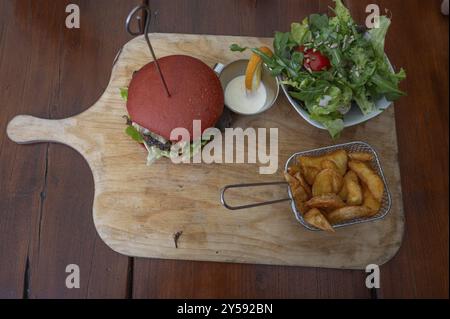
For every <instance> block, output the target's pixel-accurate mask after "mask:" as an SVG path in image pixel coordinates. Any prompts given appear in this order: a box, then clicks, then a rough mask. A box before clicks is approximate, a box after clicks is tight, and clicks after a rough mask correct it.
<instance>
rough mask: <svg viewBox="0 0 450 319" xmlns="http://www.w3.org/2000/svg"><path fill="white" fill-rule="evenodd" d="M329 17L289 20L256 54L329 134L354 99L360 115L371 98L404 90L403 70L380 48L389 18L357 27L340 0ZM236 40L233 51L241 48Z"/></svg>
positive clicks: (369, 108) (372, 105) (368, 109)
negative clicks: (267, 47) (287, 26)
mask: <svg viewBox="0 0 450 319" xmlns="http://www.w3.org/2000/svg"><path fill="white" fill-rule="evenodd" d="M332 10H333V12H334V14H335V16H334V17H328V16H327V15H320V14H312V15H310V16H309V17H308V18H305V19H304V20H303V21H302V22H301V23H293V24H292V26H291V31H290V32H285V33H284V32H277V33H276V34H275V39H274V42H273V47H274V54H273V56H271V57H270V56H268V55H266V54H265V53H263V52H261V51H260V50H259V49H257V48H254V49H252V51H253V52H254V53H256V54H258V55H259V56H260V57H261V58H262V60H263V62H264V63H265V64H266V65H267V66H268V68H269V69H270V70H271V72H272V75H274V76H281V78H282V80H283V81H282V83H283V84H286V85H288V87H289V94H290V96H292V97H293V98H295V99H297V100H299V101H301V102H302V103H303V106H304V108H305V109H306V110H307V112H308V113H309V115H310V118H311V119H312V120H315V121H317V122H319V123H321V124H322V125H323V126H325V127H326V128H327V129H328V131H329V133H330V134H331V136H332V137H333V138H337V137H338V136H339V135H340V133H341V132H342V130H343V129H344V121H343V117H344V115H345V114H346V113H347V112H349V111H350V108H351V106H352V102H356V104H357V105H358V107H359V108H360V110H361V112H362V113H363V114H364V115H367V114H370V113H372V112H374V111H376V102H377V101H378V100H379V99H380V98H382V97H385V98H386V99H387V100H389V101H395V100H397V99H398V98H399V97H401V96H403V95H405V93H404V92H402V91H401V90H400V89H399V83H400V81H401V80H403V79H405V77H406V73H405V71H404V70H403V69H401V70H400V72H398V73H394V72H393V71H392V69H391V66H390V64H389V62H388V60H387V57H386V55H385V52H384V42H385V37H386V33H387V31H388V28H389V25H390V23H391V21H390V19H389V18H387V17H385V16H381V17H380V21H379V22H380V23H379V28H374V29H371V30H369V31H366V30H364V29H362V28H361V27H359V26H358V25H357V24H356V23H355V21H354V20H353V18H352V17H351V15H350V12H349V10H348V9H347V8H346V7H345V6H344V5H343V3H342V1H341V0H335V8H334V9H332ZM245 49H246V48H242V47H240V46H239V45H237V44H233V45H232V46H231V50H233V51H241V52H242V51H243V50H245Z"/></svg>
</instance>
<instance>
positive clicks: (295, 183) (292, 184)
mask: <svg viewBox="0 0 450 319" xmlns="http://www.w3.org/2000/svg"><path fill="white" fill-rule="evenodd" d="M284 179H285V180H286V182H288V184H289V187H290V188H291V191H292V192H295V190H296V189H297V187H298V186H299V185H300V181H298V180H297V179H296V178H295V177H294V176H292V175H290V174H289V173H284Z"/></svg>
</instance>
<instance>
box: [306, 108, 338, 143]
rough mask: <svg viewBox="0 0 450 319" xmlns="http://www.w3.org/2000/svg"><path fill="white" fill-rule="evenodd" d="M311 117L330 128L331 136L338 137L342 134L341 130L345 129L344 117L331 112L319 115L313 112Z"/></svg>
mask: <svg viewBox="0 0 450 319" xmlns="http://www.w3.org/2000/svg"><path fill="white" fill-rule="evenodd" d="M311 119H312V120H314V121H317V122H319V123H320V124H322V125H323V126H325V128H326V129H327V130H328V133H330V135H331V138H333V139H338V138H339V137H340V136H341V132H342V131H343V130H344V120H343V119H342V117H339V116H336V115H333V114H330V115H317V114H311Z"/></svg>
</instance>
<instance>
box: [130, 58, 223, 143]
mask: <svg viewBox="0 0 450 319" xmlns="http://www.w3.org/2000/svg"><path fill="white" fill-rule="evenodd" d="M158 62H159V65H160V67H161V70H162V73H163V74H164V78H165V80H166V82H167V86H168V88H169V91H170V95H171V96H170V97H168V96H167V94H166V91H165V89H164V86H163V84H162V81H161V78H160V77H159V74H158V71H157V68H156V64H155V63H154V62H151V63H149V64H147V65H145V66H144V67H143V68H142V69H140V70H139V71H137V72H135V73H134V75H133V78H132V80H131V83H130V85H129V88H128V101H127V109H128V114H129V116H130V118H131V120H132V121H133V122H135V123H137V124H139V125H140V126H142V127H144V128H146V129H148V130H149V131H151V132H153V133H156V134H158V135H160V136H162V137H164V138H165V139H167V140H169V139H170V133H171V132H172V130H173V129H175V128H178V127H182V128H186V129H187V130H188V131H189V134H190V136H191V140H192V138H193V121H194V120H201V124H202V131H204V130H206V129H207V128H210V127H213V126H214V125H215V124H216V122H217V121H218V120H219V118H220V116H221V115H222V113H223V108H224V93H223V89H222V85H221V84H220V81H219V79H218V77H217V75H216V74H215V73H214V71H213V70H212V69H211V68H210V67H208V66H207V65H206V64H205V63H203V62H202V61H200V60H198V59H196V58H193V57H190V56H186V55H170V56H167V57H164V58H161V59H158Z"/></svg>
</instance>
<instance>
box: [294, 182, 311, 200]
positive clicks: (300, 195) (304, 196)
mask: <svg viewBox="0 0 450 319" xmlns="http://www.w3.org/2000/svg"><path fill="white" fill-rule="evenodd" d="M292 195H293V196H294V200H295V201H296V202H297V201H298V202H306V201H308V200H309V199H310V198H311V196H310V195H309V194H308V192H307V191H306V189H305V188H304V187H303V186H302V185H298V187H297V188H296V189H295V190H294V191H292Z"/></svg>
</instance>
